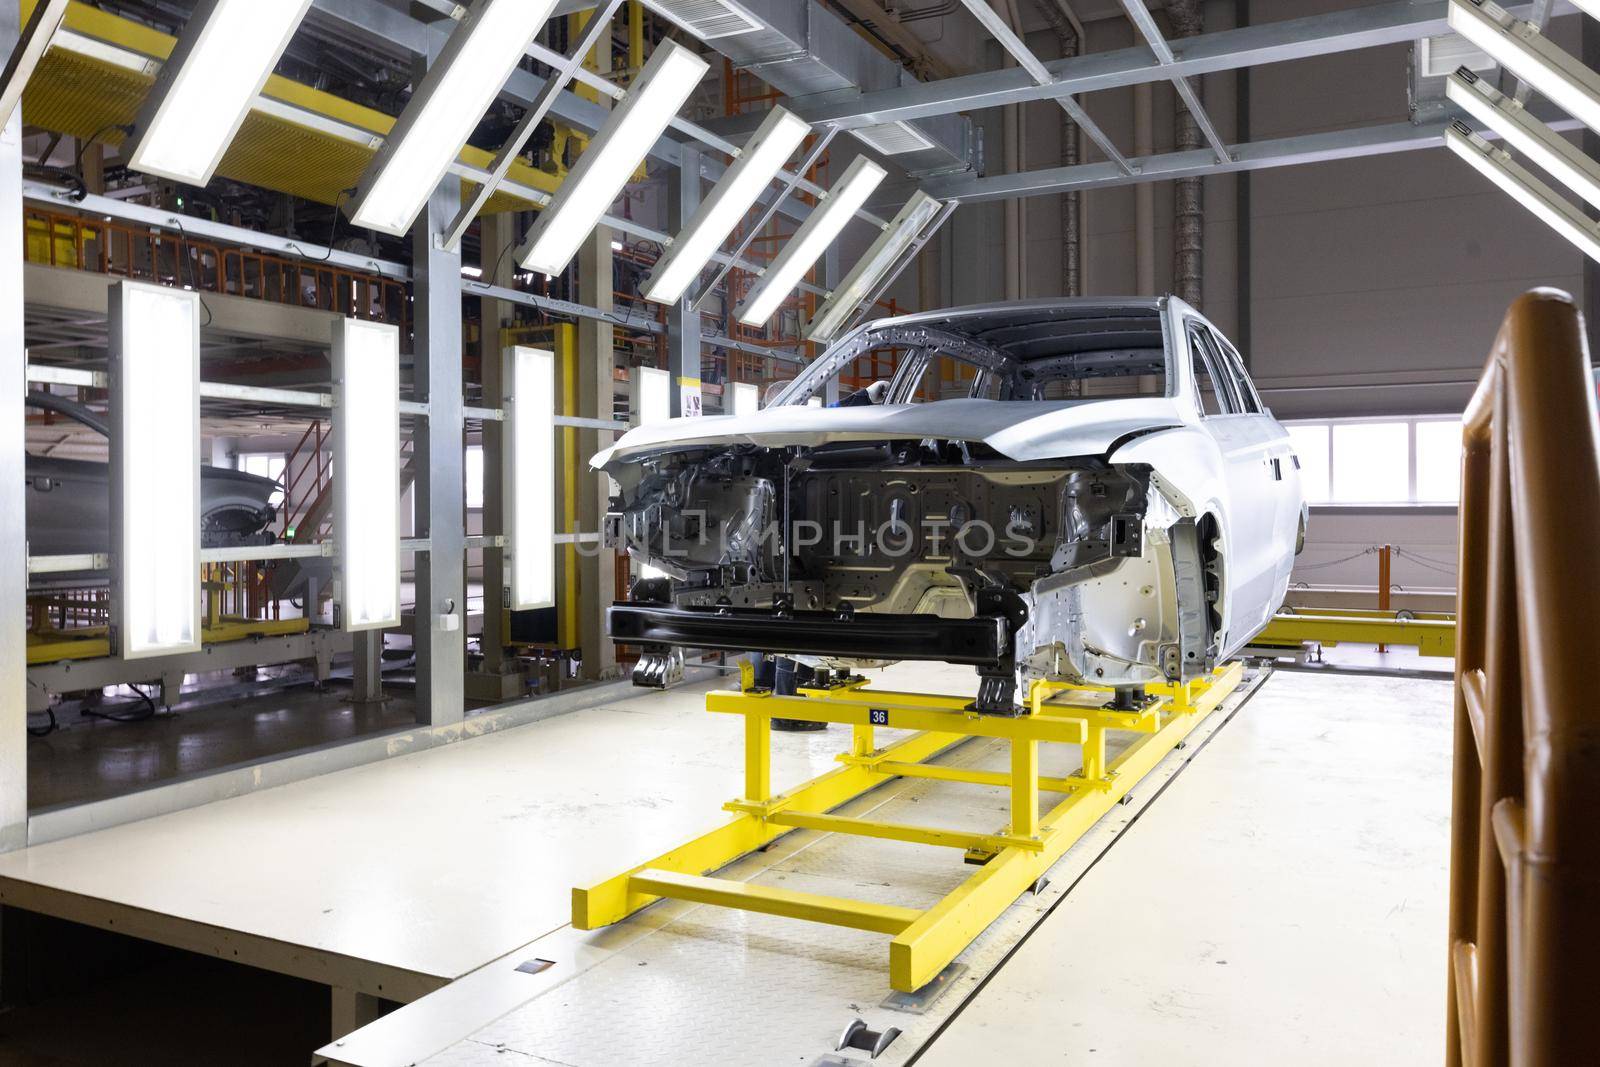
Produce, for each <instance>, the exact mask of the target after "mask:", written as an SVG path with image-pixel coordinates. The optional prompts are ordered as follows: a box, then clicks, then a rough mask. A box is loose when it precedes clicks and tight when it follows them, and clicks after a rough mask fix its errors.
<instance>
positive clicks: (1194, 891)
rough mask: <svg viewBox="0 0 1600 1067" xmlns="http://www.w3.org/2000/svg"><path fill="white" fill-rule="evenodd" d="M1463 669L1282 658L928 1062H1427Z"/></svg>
mask: <svg viewBox="0 0 1600 1067" xmlns="http://www.w3.org/2000/svg"><path fill="white" fill-rule="evenodd" d="M1450 751H1451V688H1450V685H1449V683H1446V682H1439V681H1422V680H1407V679H1396V678H1372V677H1351V676H1337V675H1328V674H1321V675H1313V674H1301V673H1293V674H1290V673H1279V674H1277V675H1275V676H1274V677H1273V679H1272V680H1271V681H1270V682H1269V683H1268V684H1267V685H1266V686H1265V687H1263V689H1262V691H1261V692H1260V693H1259V694H1257V696H1256V698H1255V699H1254V700H1253V701H1251V702H1250V703H1249V704H1247V705H1246V706H1245V708H1244V709H1243V710H1242V711H1241V712H1240V714H1239V715H1238V716H1236V717H1235V719H1234V720H1233V721H1232V722H1230V723H1229V724H1228V726H1227V728H1226V729H1224V730H1222V731H1220V732H1219V733H1218V734H1217V735H1216V737H1215V738H1213V739H1212V741H1211V743H1210V744H1209V745H1208V746H1207V747H1206V749H1205V751H1204V752H1202V753H1200V754H1199V755H1198V756H1197V758H1196V759H1195V762H1194V764H1193V765H1192V767H1191V768H1190V769H1189V771H1188V772H1187V773H1185V774H1183V775H1180V776H1179V777H1177V778H1176V779H1174V780H1173V782H1172V784H1171V785H1170V787H1169V788H1168V789H1167V791H1166V793H1165V794H1164V795H1163V796H1162V798H1161V799H1160V801H1159V802H1158V803H1156V804H1154V805H1152V806H1151V808H1150V809H1149V810H1148V811H1147V812H1145V813H1144V815H1143V816H1141V817H1140V819H1139V820H1138V821H1137V822H1136V823H1135V824H1134V825H1133V826H1132V827H1130V828H1129V829H1128V831H1127V832H1126V833H1125V834H1124V835H1123V838H1122V839H1121V840H1120V841H1119V842H1118V843H1117V846H1116V847H1115V848H1113V849H1111V850H1110V851H1109V852H1108V853H1107V854H1106V856H1105V857H1104V858H1103V859H1102V860H1101V861H1100V863H1098V864H1097V865H1096V866H1095V868H1094V869H1093V870H1092V871H1091V872H1090V873H1089V875H1088V876H1087V877H1085V878H1084V879H1083V880H1082V882H1081V883H1080V884H1079V885H1078V886H1077V887H1076V888H1075V889H1074V890H1073V891H1072V892H1071V893H1070V894H1068V895H1067V896H1066V897H1065V898H1064V899H1063V902H1062V904H1061V906H1059V907H1058V908H1057V909H1056V910H1055V911H1054V912H1053V913H1052V914H1051V915H1050V917H1049V918H1047V919H1046V920H1045V921H1044V922H1043V923H1042V924H1041V925H1040V926H1039V927H1038V929H1036V930H1035V931H1034V933H1033V935H1032V936H1031V937H1030V938H1029V939H1028V940H1027V941H1026V942H1025V943H1024V944H1023V945H1022V947H1021V948H1020V949H1019V950H1018V951H1017V952H1016V954H1015V955H1014V956H1013V957H1012V958H1011V960H1010V961H1009V962H1008V963H1007V964H1006V965H1005V966H1004V967H1002V968H1001V969H1000V970H999V972H997V973H996V975H995V976H994V978H993V979H992V980H991V981H990V982H989V983H988V984H987V986H985V987H984V989H983V991H982V993H981V995H979V996H978V997H976V998H974V999H973V1000H972V1001H971V1002H970V1003H969V1004H968V1005H967V1007H966V1008H965V1010H963V1011H962V1012H961V1013H960V1014H958V1015H957V1016H956V1018H955V1019H954V1021H953V1022H952V1023H951V1024H950V1025H949V1027H948V1028H947V1029H946V1030H945V1032H944V1033H943V1034H942V1035H940V1037H939V1038H938V1039H937V1040H936V1041H935V1042H934V1044H933V1045H932V1047H931V1048H930V1049H929V1050H928V1052H927V1053H926V1054H925V1055H924V1056H923V1057H922V1058H921V1059H920V1060H919V1061H918V1063H919V1065H921V1067H956V1065H967V1064H972V1063H976V1062H979V1061H980V1060H988V1061H992V1062H999V1063H1008V1062H1009V1063H1016V1064H1022V1063H1026V1064H1030V1065H1031V1064H1035V1063H1038V1064H1047V1063H1094V1064H1099V1065H1130V1067H1131V1065H1140V1067H1143V1065H1151V1067H1155V1065H1163V1067H1165V1065H1175V1064H1197V1065H1198V1064H1219V1063H1230V1064H1263V1065H1266V1064H1296V1065H1302V1067H1315V1065H1323V1064H1326V1065H1328V1067H1334V1065H1343V1064H1348V1063H1381V1064H1393V1065H1401V1064H1434V1063H1438V1062H1440V1058H1441V1057H1442V1056H1443V1054H1444V1052H1443V1049H1444V1004H1445V983H1444V979H1445V954H1444V946H1445V940H1446V938H1445V906H1446V872H1447V867H1448V852H1449V812H1450Z"/></svg>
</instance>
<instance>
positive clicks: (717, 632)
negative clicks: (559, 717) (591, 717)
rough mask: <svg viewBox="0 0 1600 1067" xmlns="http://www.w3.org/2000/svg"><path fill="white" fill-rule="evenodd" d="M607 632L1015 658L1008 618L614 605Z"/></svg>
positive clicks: (826, 652) (721, 644) (625, 636)
mask: <svg viewBox="0 0 1600 1067" xmlns="http://www.w3.org/2000/svg"><path fill="white" fill-rule="evenodd" d="M606 630H607V632H608V633H609V634H610V635H611V638H612V640H614V641H616V642H618V643H619V644H624V645H677V646H682V647H687V648H708V649H718V650H722V651H730V652H770V653H774V654H778V655H792V656H837V657H839V658H841V659H859V660H873V659H881V660H926V661H934V662H944V663H964V664H969V665H971V666H974V667H990V668H994V667H998V666H1000V665H1002V664H1003V663H1007V662H1009V660H1010V652H1011V633H1010V629H1009V626H1008V624H1007V622H1006V620H1005V619H1003V618H998V617H994V616H981V617H979V618H975V619H942V618H940V617H939V616H937V615H887V614H877V613H874V612H867V611H862V612H854V613H840V612H831V611H790V612H783V613H781V614H780V613H778V612H775V611H766V610H752V609H748V608H675V607H670V606H668V605H665V604H613V605H612V606H611V608H610V610H609V611H608V612H607V613H606Z"/></svg>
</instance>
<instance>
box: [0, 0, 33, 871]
mask: <svg viewBox="0 0 1600 1067" xmlns="http://www.w3.org/2000/svg"><path fill="white" fill-rule="evenodd" d="M18 14H19V12H18V8H17V5H16V4H5V5H0V52H4V53H9V52H10V51H11V49H12V48H13V47H14V46H15V45H16V43H17V37H18V30H19V28H20V27H19V20H18ZM20 112H21V109H20V108H19V109H18V110H17V111H16V112H14V113H13V114H12V116H11V120H10V121H9V122H7V123H6V125H5V127H4V129H0V515H3V516H5V518H4V519H3V520H0V850H10V849H14V848H20V847H21V846H23V845H25V844H27V843H28V731H27V723H28V693H27V689H28V675H27V662H28V657H27V655H26V646H27V642H28V635H27V619H26V616H25V615H24V613H23V610H22V605H23V602H24V600H25V599H26V597H27V593H28V544H27V526H26V524H25V523H24V521H23V508H24V507H25V505H26V499H25V493H24V485H23V468H24V464H25V460H24V447H23V427H24V425H25V424H26V421H27V420H26V419H25V418H24V412H23V406H22V399H23V398H22V394H23V391H24V390H25V389H26V388H27V380H26V372H25V367H26V365H27V350H26V349H25V348H24V347H23V343H24V342H23V333H22V254H23V243H22V241H23V238H22V115H21V113H20Z"/></svg>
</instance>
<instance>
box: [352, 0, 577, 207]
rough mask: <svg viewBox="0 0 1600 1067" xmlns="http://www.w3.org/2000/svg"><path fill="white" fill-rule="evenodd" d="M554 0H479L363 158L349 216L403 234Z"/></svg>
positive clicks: (523, 51)
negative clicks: (364, 168)
mask: <svg viewBox="0 0 1600 1067" xmlns="http://www.w3.org/2000/svg"><path fill="white" fill-rule="evenodd" d="M554 7H555V0H478V2H477V3H476V4H474V5H473V6H472V9H471V10H470V11H468V12H467V14H466V17H465V18H463V19H462V20H461V24H460V25H459V26H457V27H456V28H455V32H453V33H452V34H451V35H450V39H449V40H448V41H446V42H445V46H444V49H443V50H442V51H441V52H440V53H439V58H438V59H436V60H434V63H433V65H432V66H431V67H429V68H428V72H427V74H425V75H424V76H423V78H422V83H421V84H420V85H418V86H417V91H416V92H415V93H413V94H412V96H411V100H410V102H409V103H407V104H406V108H405V110H404V111H403V112H401V113H400V118H399V119H398V120H396V122H395V124H394V129H392V130H390V131H389V136H388V138H387V139H386V140H385V141H384V143H383V147H382V148H380V149H379V150H378V154H377V155H375V156H374V157H373V158H372V162H371V163H370V164H368V166H367V171H366V173H365V174H363V175H362V176H361V183H360V185H359V186H358V187H357V190H356V200H355V205H356V206H355V210H354V211H352V212H351V215H350V218H351V221H353V222H354V223H355V224H356V225H357V226H366V227H370V228H371V229H374V230H381V231H382V232H384V233H388V234H394V235H395V236H401V235H403V234H405V233H406V231H407V230H409V229H410V228H411V223H412V222H413V221H414V220H415V219H416V217H417V216H418V215H419V214H421V212H422V208H423V205H424V204H426V203H427V202H428V197H430V196H431V195H433V191H434V190H435V189H436V188H438V186H439V183H440V182H441V181H443V180H444V176H445V174H446V173H447V172H448V171H449V170H450V164H452V163H454V162H455V161H456V157H457V156H459V155H460V154H461V149H462V147H463V146H464V145H465V144H466V143H467V137H468V135H470V134H471V133H472V131H473V129H474V128H475V127H476V126H477V125H478V121H479V120H480V119H482V118H483V116H484V113H485V112H486V111H488V110H489V105H490V104H492V103H493V102H494V98H495V97H496V96H497V95H498V94H499V92H500V89H501V87H502V86H503V85H505V83H506V79H508V78H510V77H511V72H512V71H514V70H516V69H517V64H518V63H519V62H520V61H521V60H522V57H523V55H524V54H525V53H526V52H527V50H528V45H529V44H530V43H532V41H533V38H534V35H535V34H536V33H538V32H539V27H541V26H543V25H544V23H545V20H546V19H547V18H549V16H550V11H551V9H552V8H554Z"/></svg>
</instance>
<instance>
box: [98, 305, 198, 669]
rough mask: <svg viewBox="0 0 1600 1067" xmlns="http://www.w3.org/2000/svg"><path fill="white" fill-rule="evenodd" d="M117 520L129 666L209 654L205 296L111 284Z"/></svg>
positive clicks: (123, 649) (122, 630) (118, 596)
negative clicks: (204, 558)
mask: <svg viewBox="0 0 1600 1067" xmlns="http://www.w3.org/2000/svg"><path fill="white" fill-rule="evenodd" d="M108 310H109V319H110V342H111V350H110V351H111V361H110V366H111V515H112V522H113V523H114V524H115V537H114V539H113V541H112V544H113V546H114V548H115V552H116V560H115V575H116V591H115V603H116V614H115V618H116V623H117V638H118V646H119V650H120V654H121V656H122V658H123V659H141V658H144V657H147V656H159V655H167V654H170V653H174V652H198V651H199V650H200V297H199V294H198V293H193V292H188V291H186V290H182V289H171V288H168V287H166V286H158V285H145V284H142V283H140V282H129V281H123V282H118V283H117V284H116V285H114V286H112V287H111V292H110V301H109V306H108Z"/></svg>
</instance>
